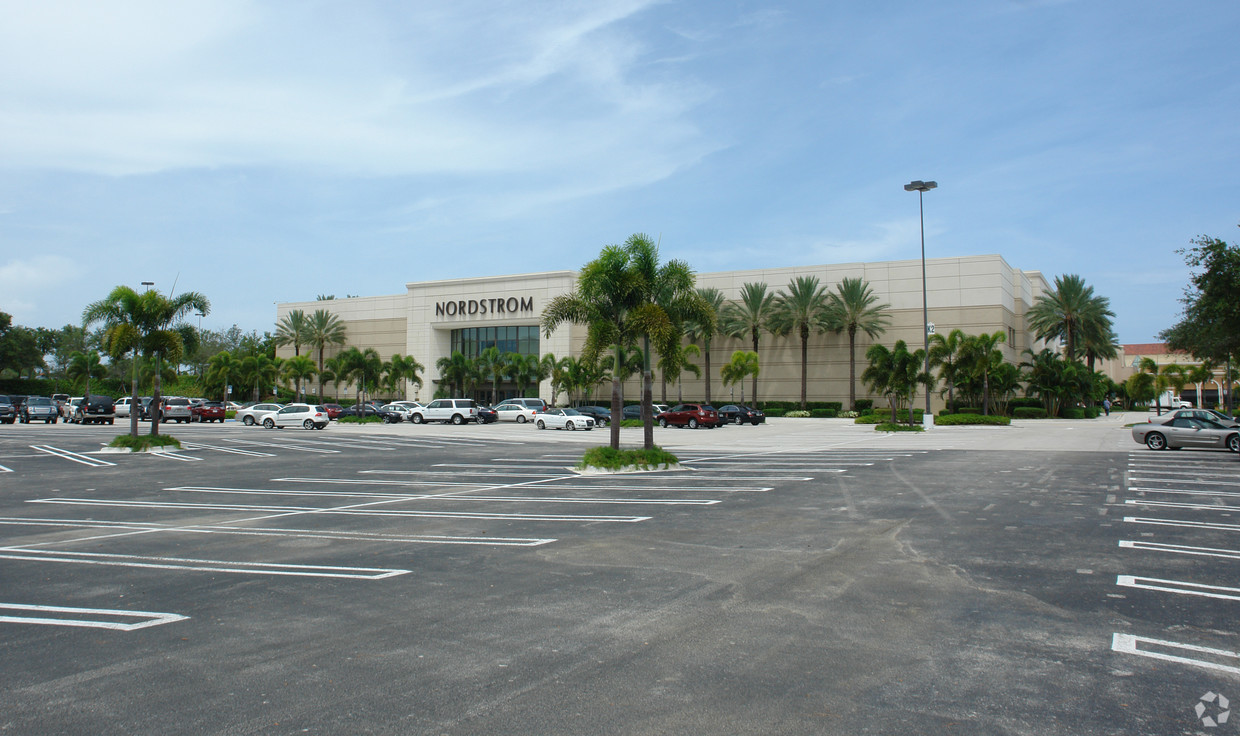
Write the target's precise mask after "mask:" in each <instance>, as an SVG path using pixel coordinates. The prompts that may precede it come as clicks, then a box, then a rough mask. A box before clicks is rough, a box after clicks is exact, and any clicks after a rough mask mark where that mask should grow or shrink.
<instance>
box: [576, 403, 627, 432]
mask: <svg viewBox="0 0 1240 736" xmlns="http://www.w3.org/2000/svg"><path fill="white" fill-rule="evenodd" d="M577 411H578V412H579V413H581V414H585V415H586V416H588V417H591V418H593V419H594V424H595V425H596V426H599V427H606V426H607V425H608V424H609V423H611V409H608V408H607V407H604V406H579V407H577ZM637 411H638V416H637V417H636V418H637V419H641V414H640V412H641V407H640V406H639V407H637Z"/></svg>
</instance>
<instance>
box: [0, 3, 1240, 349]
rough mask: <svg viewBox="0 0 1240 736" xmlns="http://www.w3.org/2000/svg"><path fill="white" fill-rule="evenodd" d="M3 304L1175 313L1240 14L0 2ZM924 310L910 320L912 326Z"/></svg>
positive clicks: (1201, 227)
mask: <svg viewBox="0 0 1240 736" xmlns="http://www.w3.org/2000/svg"><path fill="white" fill-rule="evenodd" d="M0 11H3V16H4V17H5V19H6V20H5V23H3V24H0V311H6V312H9V313H11V314H13V315H14V319H15V321H16V322H17V323H19V324H25V325H28V326H39V325H42V326H48V327H59V326H60V325H63V324H66V323H76V322H78V321H79V319H80V315H81V311H82V308H83V306H85V304H86V303H87V302H89V301H92V300H95V299H98V298H101V297H102V296H104V295H105V294H106V293H107V292H108V291H109V290H110V289H111V288H112V287H113V286H115V285H116V284H121V283H124V284H129V285H131V286H134V287H138V285H139V282H141V281H154V282H156V284H157V287H158V288H160V289H161V290H163V291H165V292H166V291H167V290H168V289H169V288H170V287H172V285H173V283H174V282H175V283H176V288H177V290H178V291H182V290H189V289H192V290H197V291H201V292H203V293H205V294H206V295H207V296H208V297H209V298H210V299H211V301H212V305H213V310H212V314H211V315H210V316H208V317H207V318H206V319H205V320H203V326H204V327H212V328H216V329H223V328H227V327H229V326H230V325H232V324H234V323H235V324H238V325H240V326H241V327H242V328H244V329H246V330H250V329H258V330H260V331H262V330H270V329H272V326H273V321H274V314H275V310H274V304H273V302H276V301H298V300H307V299H313V298H314V297H315V295H317V294H336V295H337V296H344V295H345V294H360V295H377V294H395V293H400V292H401V291H403V289H404V284H405V283H406V282H407V281H416V280H429V279H441V278H455V277H462V276H474V275H496V274H505V273H525V272H533V271H543V270H556V269H565V268H577V267H579V266H580V265H582V264H583V263H585V262H586V261H588V260H590V259H591V258H592V257H594V256H595V255H597V253H598V250H599V249H600V248H601V247H602V246H603V245H606V244H608V243H616V242H621V241H623V240H624V239H625V238H626V237H627V236H628V235H630V234H632V233H634V232H646V233H649V234H651V235H653V236H657V237H660V238H661V243H662V251H661V252H662V255H663V256H664V257H665V258H682V259H685V260H687V261H688V262H689V263H690V265H692V266H693V267H694V268H695V269H696V270H699V271H720V270H733V269H754V268H761V267H766V266H783V265H798V264H815V263H839V262H852V261H875V260H896V259H904V258H916V257H918V255H919V241H918V219H917V202H916V196H915V195H913V194H910V193H906V192H904V191H903V188H902V185H903V184H905V183H907V182H908V181H910V180H912V179H934V180H937V181H938V182H939V188H938V189H937V190H935V191H933V192H930V193H929V194H927V195H926V200H925V202H926V246H927V253H928V255H929V256H930V257H936V256H957V255H973V254H982V253H999V254H1001V255H1002V256H1003V257H1004V258H1005V259H1007V261H1008V262H1009V263H1011V264H1012V265H1013V266H1016V267H1018V268H1024V269H1037V270H1041V271H1042V272H1043V273H1044V274H1046V275H1047V277H1048V279H1049V278H1053V277H1054V276H1055V275H1058V274H1064V273H1076V274H1080V275H1081V276H1082V277H1084V278H1085V279H1086V281H1087V282H1089V283H1090V284H1092V285H1093V286H1094V287H1095V288H1096V289H1097V291H1098V292H1099V293H1101V294H1102V295H1105V296H1108V297H1109V298H1110V299H1111V302H1112V307H1113V308H1114V310H1115V311H1116V313H1117V320H1116V327H1117V330H1118V333H1119V337H1120V341H1121V342H1148V341H1152V340H1154V338H1155V336H1156V334H1157V332H1158V331H1159V330H1161V329H1163V328H1165V327H1167V326H1169V325H1170V324H1171V323H1173V322H1174V321H1175V319H1176V317H1177V315H1178V311H1179V303H1178V299H1179V297H1180V295H1181V293H1182V290H1183V288H1184V286H1185V284H1186V282H1187V277H1188V273H1187V270H1186V268H1185V266H1184V261H1183V257H1182V256H1180V255H1178V254H1176V252H1175V251H1176V249H1177V248H1182V247H1186V246H1188V245H1189V240H1190V239H1192V238H1194V237H1196V236H1198V235H1201V234H1208V235H1212V236H1216V237H1221V238H1223V239H1225V240H1228V241H1229V242H1237V237H1236V229H1235V228H1236V226H1237V224H1238V223H1240V198H1238V197H1237V193H1236V188H1235V180H1236V172H1237V170H1238V169H1240V166H1238V164H1240V160H1238V155H1237V154H1238V151H1240V136H1237V135H1236V126H1237V120H1238V119H1240V115H1238V114H1237V113H1238V112H1240V68H1238V67H1240V61H1238V60H1237V55H1236V54H1235V32H1236V30H1237V29H1238V28H1240V4H1238V3H1235V2H1234V0H1233V1H1231V2H1222V1H1219V2H1215V1H1213V0H1200V1H1198V2H1193V3H1166V2H1145V1H1143V0H1136V1H1130V2H1102V1H1095V2H1072V1H1068V0H1063V1H1051V0H1045V1H1038V0H1028V1H1024V2H1016V1H1009V0H990V1H988V2H969V3H965V2H909V1H908V0H899V1H890V2H875V3H854V2H838V1H837V2H821V1H819V2H748V1H747V0H740V1H737V0H732V1H731V2H701V1H693V2H689V1H686V2H648V1H645V0H595V1H593V2H581V3H572V2H539V1H538V0H522V1H520V2H517V1H514V2H503V1H499V0H493V1H491V2H473V1H471V0H463V1H457V2H453V3H439V2H435V3H432V2H425V3H423V2H397V3H393V2H385V1H376V2H366V1H362V0H351V1H350V2H347V3H346V2H331V1H330V0H323V1H320V2H307V3H298V2H252V1H248V0H208V1H207V2H167V0H111V1H110V2H107V3H98V2H62V1H60V0H41V1H40V2H38V3H31V2H26V1H25V0H0ZM931 308H933V305H931Z"/></svg>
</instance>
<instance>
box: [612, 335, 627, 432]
mask: <svg viewBox="0 0 1240 736" xmlns="http://www.w3.org/2000/svg"><path fill="white" fill-rule="evenodd" d="M623 360H624V355H623V354H622V353H621V348H620V345H619V344H617V345H616V361H615V366H614V370H613V371H612V374H611V449H613V450H619V449H620V422H622V421H624V384H622V383H621V382H620V371H621V369H622V366H623V362H622V361H623Z"/></svg>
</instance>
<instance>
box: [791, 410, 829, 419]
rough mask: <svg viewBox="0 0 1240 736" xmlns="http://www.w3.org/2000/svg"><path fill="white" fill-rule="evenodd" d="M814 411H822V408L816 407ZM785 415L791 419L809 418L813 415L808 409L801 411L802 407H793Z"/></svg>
mask: <svg viewBox="0 0 1240 736" xmlns="http://www.w3.org/2000/svg"><path fill="white" fill-rule="evenodd" d="M814 411H820V410H819V409H815V410H814ZM784 416H786V417H788V418H790V419H808V418H809V417H810V416H811V415H810V413H809V412H807V411H801V410H800V409H793V410H792V411H789V412H784Z"/></svg>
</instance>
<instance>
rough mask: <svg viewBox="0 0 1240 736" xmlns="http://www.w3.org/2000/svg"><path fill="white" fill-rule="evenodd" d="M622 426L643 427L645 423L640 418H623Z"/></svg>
mask: <svg viewBox="0 0 1240 736" xmlns="http://www.w3.org/2000/svg"><path fill="white" fill-rule="evenodd" d="M620 426H621V427H642V426H645V425H643V424H642V420H640V419H621V420H620Z"/></svg>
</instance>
